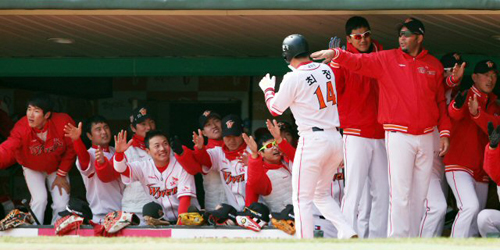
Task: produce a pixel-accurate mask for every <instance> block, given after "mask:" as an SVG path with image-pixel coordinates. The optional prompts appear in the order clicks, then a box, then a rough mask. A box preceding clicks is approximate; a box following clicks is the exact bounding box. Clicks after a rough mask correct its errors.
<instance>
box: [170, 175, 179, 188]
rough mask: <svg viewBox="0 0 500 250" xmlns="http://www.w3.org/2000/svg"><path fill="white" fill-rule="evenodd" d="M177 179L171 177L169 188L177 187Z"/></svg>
mask: <svg viewBox="0 0 500 250" xmlns="http://www.w3.org/2000/svg"><path fill="white" fill-rule="evenodd" d="M178 182H179V179H177V178H175V177H172V181H171V182H170V186H177V183H178Z"/></svg>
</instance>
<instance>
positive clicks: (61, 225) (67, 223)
mask: <svg viewBox="0 0 500 250" xmlns="http://www.w3.org/2000/svg"><path fill="white" fill-rule="evenodd" d="M83 220H84V219H83V217H80V216H78V215H74V214H72V215H67V216H64V217H62V218H60V219H58V220H57V221H56V224H54V228H55V229H56V234H57V235H59V236H62V235H66V234H69V233H70V232H71V231H73V230H77V231H78V230H79V229H80V226H81V225H82V224H83Z"/></svg>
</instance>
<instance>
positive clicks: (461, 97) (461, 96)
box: [453, 90, 468, 109]
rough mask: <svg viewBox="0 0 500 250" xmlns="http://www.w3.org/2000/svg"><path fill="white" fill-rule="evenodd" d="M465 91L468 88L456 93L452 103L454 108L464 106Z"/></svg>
mask: <svg viewBox="0 0 500 250" xmlns="http://www.w3.org/2000/svg"><path fill="white" fill-rule="evenodd" d="M467 92H468V90H465V91H463V92H462V93H458V95H457V96H455V104H453V106H454V107H455V108H457V109H461V108H462V106H464V103H465V99H466V98H467Z"/></svg>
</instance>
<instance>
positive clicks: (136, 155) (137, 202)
mask: <svg viewBox="0 0 500 250" xmlns="http://www.w3.org/2000/svg"><path fill="white" fill-rule="evenodd" d="M132 140H133V143H132V146H131V147H130V148H128V149H127V151H125V156H126V157H127V161H128V162H135V161H148V160H150V159H152V158H151V156H149V154H148V153H147V152H146V145H145V144H144V138H143V137H141V136H138V135H134V136H133V137H132ZM149 202H151V200H150V199H149V197H148V194H147V192H146V191H145V190H144V188H143V186H142V184H141V183H140V182H139V181H135V182H131V183H126V186H125V190H124V191H123V199H122V209H123V211H126V212H132V213H136V214H137V215H138V216H139V218H142V216H141V215H142V207H144V205H146V204H147V203H149Z"/></svg>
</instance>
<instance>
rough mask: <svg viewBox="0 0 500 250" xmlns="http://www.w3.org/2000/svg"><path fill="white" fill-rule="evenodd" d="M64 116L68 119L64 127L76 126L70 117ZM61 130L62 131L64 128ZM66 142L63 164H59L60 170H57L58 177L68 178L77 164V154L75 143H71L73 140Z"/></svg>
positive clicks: (69, 139) (67, 138)
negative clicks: (67, 125)
mask: <svg viewBox="0 0 500 250" xmlns="http://www.w3.org/2000/svg"><path fill="white" fill-rule="evenodd" d="M64 115H65V116H66V117H67V118H66V122H64V125H66V124H68V123H71V124H73V125H74V126H76V124H75V121H73V119H71V117H70V116H69V115H67V114H64ZM60 129H61V130H62V127H61V128H60ZM64 140H65V142H66V150H65V151H64V153H63V155H62V158H61V163H59V169H58V170H57V175H58V176H62V177H64V176H66V175H67V174H68V173H69V171H70V170H71V168H72V167H73V164H74V163H75V158H76V153H75V149H74V148H73V142H72V141H71V138H69V137H65V138H64Z"/></svg>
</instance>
